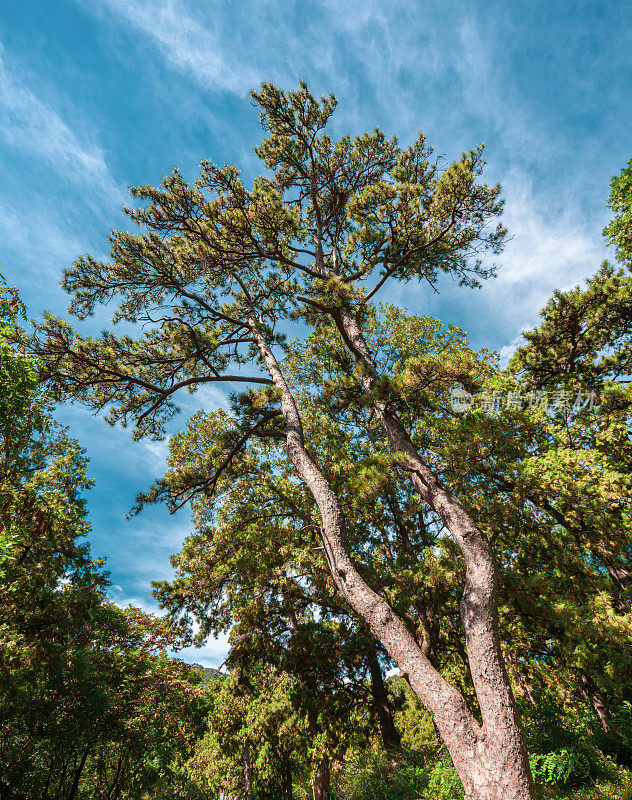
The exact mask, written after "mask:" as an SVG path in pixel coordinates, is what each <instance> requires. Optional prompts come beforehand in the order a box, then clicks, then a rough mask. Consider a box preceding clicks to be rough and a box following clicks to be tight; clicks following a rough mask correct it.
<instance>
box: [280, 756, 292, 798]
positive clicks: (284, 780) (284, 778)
mask: <svg viewBox="0 0 632 800" xmlns="http://www.w3.org/2000/svg"><path fill="white" fill-rule="evenodd" d="M281 792H282V794H283V800H292V797H293V795H292V770H291V768H290V766H289V765H288V764H285V765H284V766H283V772H282V774H281Z"/></svg>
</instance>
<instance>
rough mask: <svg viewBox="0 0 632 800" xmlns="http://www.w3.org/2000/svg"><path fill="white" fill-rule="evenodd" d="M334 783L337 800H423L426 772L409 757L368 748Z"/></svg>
mask: <svg viewBox="0 0 632 800" xmlns="http://www.w3.org/2000/svg"><path fill="white" fill-rule="evenodd" d="M336 783H337V786H336V787H335V796H336V798H339V800H393V798H397V800H420V798H421V797H422V796H423V797H425V795H423V791H424V789H425V787H426V785H427V784H428V769H427V768H425V767H424V766H423V764H422V762H421V761H420V760H419V759H417V758H415V757H414V756H412V755H410V754H408V755H407V754H404V753H398V754H397V756H396V758H394V757H393V756H389V755H388V754H387V753H384V752H379V753H375V752H373V751H372V750H370V749H367V750H364V751H362V752H360V753H357V754H356V755H355V757H353V758H351V759H349V760H348V761H347V762H346V763H345V766H344V769H343V770H342V773H341V774H340V775H339V777H338V780H337V781H336ZM462 796H463V795H461V797H462ZM437 797H438V796H437ZM447 798H448V795H446V800H447Z"/></svg>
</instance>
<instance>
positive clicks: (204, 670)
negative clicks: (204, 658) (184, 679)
mask: <svg viewBox="0 0 632 800" xmlns="http://www.w3.org/2000/svg"><path fill="white" fill-rule="evenodd" d="M191 666H192V667H193V668H194V669H196V670H197V671H198V672H200V673H201V674H202V678H203V681H202V684H203V686H204V688H206V687H207V686H208V685H209V683H213V682H214V681H219V680H221V679H222V678H223V677H224V675H223V674H222V673H221V672H220V671H219V670H218V669H215V668H214V667H203V666H202V665H201V664H191Z"/></svg>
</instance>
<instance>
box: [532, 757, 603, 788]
mask: <svg viewBox="0 0 632 800" xmlns="http://www.w3.org/2000/svg"><path fill="white" fill-rule="evenodd" d="M529 761H530V763H531V771H532V772H533V777H534V778H535V780H536V781H538V782H539V783H546V784H549V785H550V786H568V785H569V784H581V783H584V782H585V781H586V779H587V778H588V775H589V773H590V764H589V762H588V759H587V758H586V756H585V755H584V754H583V753H580V752H578V751H577V750H569V749H568V748H566V747H565V748H563V749H562V750H554V751H553V752H552V753H546V754H544V755H542V754H534V755H532V756H531V757H530V758H529Z"/></svg>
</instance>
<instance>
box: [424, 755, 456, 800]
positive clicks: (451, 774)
mask: <svg viewBox="0 0 632 800" xmlns="http://www.w3.org/2000/svg"><path fill="white" fill-rule="evenodd" d="M463 794H464V793H463V784H462V783H461V779H460V778H459V776H458V775H457V772H456V770H455V769H454V765H453V764H452V762H451V761H438V762H437V763H436V764H435V765H434V767H433V768H432V772H431V773H430V777H429V779H428V786H427V788H426V791H425V792H424V794H423V797H424V798H427V800H462V798H463Z"/></svg>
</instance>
